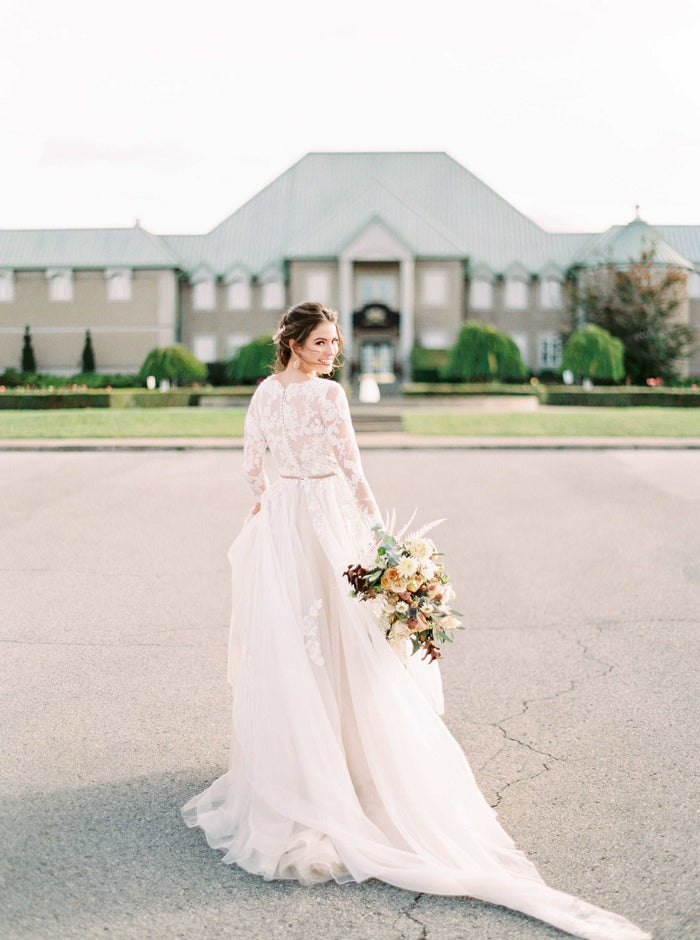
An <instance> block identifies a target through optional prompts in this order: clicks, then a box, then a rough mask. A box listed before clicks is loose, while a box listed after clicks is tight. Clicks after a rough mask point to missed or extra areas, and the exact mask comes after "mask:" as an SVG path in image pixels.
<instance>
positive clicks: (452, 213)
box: [203, 152, 551, 272]
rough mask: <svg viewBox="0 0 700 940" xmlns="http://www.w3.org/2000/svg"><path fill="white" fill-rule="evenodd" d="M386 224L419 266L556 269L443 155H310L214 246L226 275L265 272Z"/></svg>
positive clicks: (213, 237)
mask: <svg viewBox="0 0 700 940" xmlns="http://www.w3.org/2000/svg"><path fill="white" fill-rule="evenodd" d="M377 217H379V218H382V219H384V221H385V222H386V224H387V225H388V226H389V227H390V228H391V229H392V230H393V231H395V232H396V234H397V235H398V236H399V237H400V238H402V239H403V240H404V241H405V243H406V244H408V245H410V247H411V248H412V250H413V251H414V253H415V254H416V256H418V257H427V258H430V257H436V256H445V255H447V256H448V257H462V258H467V257H469V258H472V259H474V260H475V261H477V262H484V263H486V264H488V265H489V266H490V267H492V268H493V269H494V270H502V269H503V268H504V267H506V266H507V265H508V264H510V263H511V262H513V261H519V262H520V263H521V264H523V265H524V266H525V267H527V268H528V270H537V269H538V268H539V267H540V265H541V264H543V263H547V262H549V261H550V260H551V258H550V254H551V252H550V251H549V250H548V236H547V233H546V232H544V231H543V230H542V229H541V228H540V227H539V226H537V225H536V224H535V223H534V222H532V221H531V220H530V219H528V218H526V217H525V216H524V215H522V214H521V213H520V212H518V211H517V210H516V209H514V208H513V206H511V205H510V204H509V203H508V202H506V200H505V199H503V198H502V197H501V196H499V195H498V194H497V193H495V192H494V191H493V190H492V189H490V188H489V187H488V186H487V185H486V184H485V183H483V182H482V181H481V180H480V179H478V178H477V177H476V176H474V174H473V173H470V172H469V170H467V169H465V168H464V167H463V166H461V164H459V163H457V162H456V161H455V160H453V159H452V157H450V156H449V155H448V154H446V153H442V152H427V153H309V154H307V155H306V156H305V157H303V158H302V159H301V160H299V161H298V162H297V163H295V164H294V165H293V166H291V167H290V168H289V169H288V170H287V171H286V172H284V173H283V174H282V175H281V176H279V177H277V179H275V180H273V181H272V183H270V184H269V185H268V186H266V187H265V189H263V190H262V191H261V192H260V193H258V194H257V195H256V196H254V197H253V198H252V199H251V200H249V201H248V202H247V203H245V205H243V206H241V208H240V209H238V210H237V211H236V212H234V213H233V215H231V216H229V217H228V218H227V219H225V220H224V221H223V222H222V223H221V224H220V225H218V226H217V227H216V228H215V229H213V230H212V231H211V232H210V233H209V235H208V236H206V244H205V245H204V246H203V250H204V252H205V254H206V256H207V258H208V259H209V260H210V261H211V263H212V264H213V266H214V267H215V268H216V270H217V271H223V270H225V269H227V268H229V267H230V266H231V264H233V263H239V264H242V265H244V266H245V267H246V268H247V269H248V270H250V271H253V272H258V271H260V270H262V269H263V268H265V267H266V266H267V265H269V264H279V263H281V262H282V260H283V259H285V258H288V257H294V256H300V255H303V256H305V257H334V256H336V255H337V254H338V252H339V251H340V249H341V248H342V247H343V246H344V245H345V244H346V243H347V242H348V240H349V239H350V238H351V237H352V236H353V235H354V234H356V233H357V230H358V228H359V227H360V226H361V225H362V224H363V223H369V222H370V221H371V220H372V219H373V218H377Z"/></svg>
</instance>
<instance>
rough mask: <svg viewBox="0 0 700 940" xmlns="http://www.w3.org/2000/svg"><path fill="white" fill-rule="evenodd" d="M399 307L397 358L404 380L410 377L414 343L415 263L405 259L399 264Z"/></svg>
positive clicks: (411, 259)
mask: <svg viewBox="0 0 700 940" xmlns="http://www.w3.org/2000/svg"><path fill="white" fill-rule="evenodd" d="M399 281H400V286H401V291H400V295H401V305H400V315H401V319H400V320H399V356H400V357H401V365H402V366H403V374H404V379H410V377H411V350H412V349H413V344H414V341H415V289H414V285H415V262H414V260H413V258H405V259H404V260H403V261H401V264H400V273H399Z"/></svg>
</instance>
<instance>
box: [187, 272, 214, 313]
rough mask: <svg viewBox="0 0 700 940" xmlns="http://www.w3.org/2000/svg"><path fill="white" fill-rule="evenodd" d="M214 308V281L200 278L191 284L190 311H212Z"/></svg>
mask: <svg viewBox="0 0 700 940" xmlns="http://www.w3.org/2000/svg"><path fill="white" fill-rule="evenodd" d="M215 307H216V281H215V280H214V278H213V277H210V276H209V277H203V276H200V277H199V278H198V279H197V280H196V281H194V282H193V284H192V309H193V310H213V309H214V308H215Z"/></svg>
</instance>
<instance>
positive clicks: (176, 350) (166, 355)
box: [138, 343, 207, 385]
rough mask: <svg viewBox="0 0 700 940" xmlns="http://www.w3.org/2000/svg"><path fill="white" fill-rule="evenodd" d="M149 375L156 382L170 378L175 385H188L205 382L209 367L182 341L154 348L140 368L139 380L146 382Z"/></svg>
mask: <svg viewBox="0 0 700 940" xmlns="http://www.w3.org/2000/svg"><path fill="white" fill-rule="evenodd" d="M149 375H152V376H154V377H155V380H156V382H162V381H163V379H168V381H170V382H171V383H172V384H173V385H187V384H189V383H192V382H204V381H205V379H206V377H207V367H206V366H205V365H204V363H203V362H200V361H199V359H197V358H196V357H195V356H194V355H193V354H192V353H191V352H190V350H189V349H188V348H187V347H186V346H183V345H182V343H176V344H175V345H174V346H164V347H162V348H161V347H157V348H156V349H152V350H151V351H150V352H149V354H148V355H147V356H146V358H145V359H144V362H143V365H142V366H141V368H140V370H139V374H138V377H139V381H140V382H141V384H142V385H145V384H146V379H147V378H148V376H149Z"/></svg>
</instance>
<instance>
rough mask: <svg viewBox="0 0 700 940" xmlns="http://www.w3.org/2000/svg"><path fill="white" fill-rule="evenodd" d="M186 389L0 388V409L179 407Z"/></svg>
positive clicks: (186, 397)
mask: <svg viewBox="0 0 700 940" xmlns="http://www.w3.org/2000/svg"><path fill="white" fill-rule="evenodd" d="M190 398H192V393H191V392H190V391H189V390H188V389H175V390H171V391H169V392H161V391H152V392H151V391H143V390H141V389H135V390H133V391H132V390H129V389H126V390H122V389H115V390H112V391H101V390H100V391H89V390H88V391H80V392H72V391H69V390H67V391H56V392H46V391H42V390H38V391H5V392H0V409H3V410H6V409H14V408H16V409H24V410H35V409H41V410H46V409H58V408H182V407H184V406H185V405H189V404H190Z"/></svg>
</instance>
